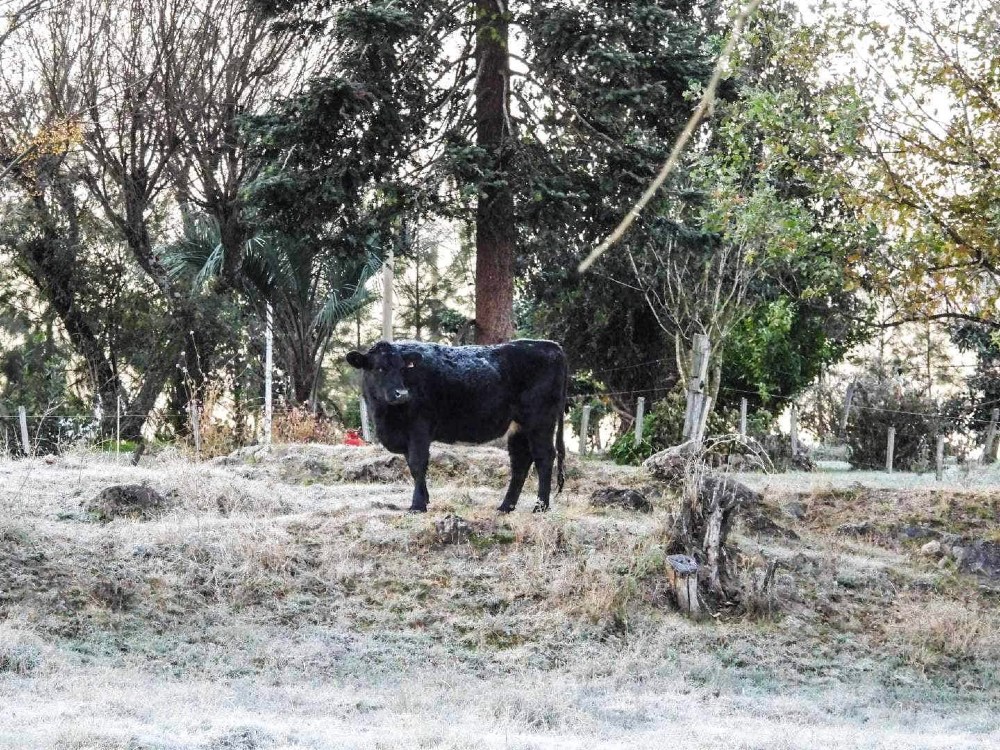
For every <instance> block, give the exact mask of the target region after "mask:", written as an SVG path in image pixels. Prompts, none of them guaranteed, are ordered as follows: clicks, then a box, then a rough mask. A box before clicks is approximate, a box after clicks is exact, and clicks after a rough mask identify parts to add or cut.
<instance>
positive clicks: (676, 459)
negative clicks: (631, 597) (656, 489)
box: [643, 443, 762, 607]
mask: <svg viewBox="0 0 1000 750" xmlns="http://www.w3.org/2000/svg"><path fill="white" fill-rule="evenodd" d="M643 467H644V468H645V469H646V470H647V471H649V472H650V474H652V475H653V476H654V477H655V478H657V479H660V480H661V481H664V482H666V483H667V484H668V485H670V486H673V487H675V488H676V489H678V490H679V491H680V493H681V504H680V511H679V513H678V515H677V518H676V519H675V522H674V526H673V529H672V532H671V534H670V539H669V541H668V544H667V552H668V553H671V554H679V555H682V556H686V557H688V558H691V559H693V560H694V561H695V562H696V563H697V564H698V565H699V566H700V571H699V573H700V574H699V575H697V576H693V577H692V579H691V580H693V581H700V583H701V585H702V586H703V587H704V589H703V590H702V591H701V599H700V602H699V603H698V606H699V607H701V606H703V605H704V604H705V602H707V601H712V600H718V601H730V600H733V599H735V598H738V597H739V593H740V586H739V584H738V581H737V580H736V578H737V574H736V571H735V570H734V569H733V566H732V565H731V560H730V558H731V557H732V556H733V554H732V553H733V550H732V549H730V547H729V546H728V545H727V538H728V536H729V532H730V530H731V529H732V526H733V522H734V521H735V520H736V513H737V512H738V511H739V509H740V508H748V507H753V506H754V505H757V504H758V503H760V502H761V500H762V498H761V496H760V495H759V494H758V493H757V492H754V491H753V490H751V489H750V488H749V487H747V486H746V485H744V484H742V483H741V482H737V481H736V480H735V479H732V478H731V477H727V476H725V475H722V474H716V473H713V472H712V471H711V470H710V469H709V467H708V466H707V465H706V463H705V461H704V457H703V456H702V455H700V454H698V453H695V452H693V450H692V447H691V444H690V443H683V444H681V445H678V446H674V447H673V448H670V449H668V450H665V451H661V452H660V453H657V454H654V455H653V456H651V457H650V458H648V459H647V460H646V461H645V462H644V463H643Z"/></svg>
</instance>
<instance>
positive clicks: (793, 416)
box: [788, 404, 799, 459]
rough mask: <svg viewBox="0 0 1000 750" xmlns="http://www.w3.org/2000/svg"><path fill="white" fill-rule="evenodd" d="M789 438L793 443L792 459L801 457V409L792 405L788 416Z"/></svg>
mask: <svg viewBox="0 0 1000 750" xmlns="http://www.w3.org/2000/svg"><path fill="white" fill-rule="evenodd" d="M788 433H789V434H788V436H789V438H790V440H791V442H792V458H793V459H794V458H795V457H796V456H797V455H799V407H798V406H796V405H795V404H792V410H791V412H790V413H789V415H788Z"/></svg>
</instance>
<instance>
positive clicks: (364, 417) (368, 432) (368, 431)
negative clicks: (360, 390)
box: [358, 396, 372, 443]
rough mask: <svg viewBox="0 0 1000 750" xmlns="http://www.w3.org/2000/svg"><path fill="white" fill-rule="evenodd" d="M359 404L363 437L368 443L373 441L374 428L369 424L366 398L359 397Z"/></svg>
mask: <svg viewBox="0 0 1000 750" xmlns="http://www.w3.org/2000/svg"><path fill="white" fill-rule="evenodd" d="M358 402H359V404H360V406H361V437H363V438H364V439H365V442H366V443H370V442H371V441H372V428H371V426H370V425H369V424H368V404H367V403H365V397H364V396H359V397H358Z"/></svg>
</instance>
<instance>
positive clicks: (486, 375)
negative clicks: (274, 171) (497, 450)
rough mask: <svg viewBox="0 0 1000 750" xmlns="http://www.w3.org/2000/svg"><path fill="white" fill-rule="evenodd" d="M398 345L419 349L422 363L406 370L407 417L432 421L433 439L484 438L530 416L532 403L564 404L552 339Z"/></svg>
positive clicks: (560, 359) (559, 359)
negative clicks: (487, 343)
mask: <svg viewBox="0 0 1000 750" xmlns="http://www.w3.org/2000/svg"><path fill="white" fill-rule="evenodd" d="M398 346H399V347H400V348H401V349H402V350H404V351H415V352H419V353H420V354H421V355H422V361H421V362H420V365H419V366H418V367H415V368H413V371H412V373H409V372H408V373H407V374H408V377H407V385H408V386H409V387H410V389H411V391H412V393H413V397H412V399H411V418H416V417H422V418H425V419H427V420H428V421H430V423H431V425H432V439H433V440H438V441H441V442H473V443H481V442H486V441H488V440H494V439H496V438H499V437H501V436H503V435H504V434H505V433H506V432H507V430H508V428H509V427H510V425H511V423H512V422H518V423H519V424H522V425H523V424H525V423H526V422H531V421H532V420H533V418H534V416H536V415H535V410H536V409H543V410H545V411H546V412H548V411H550V410H552V409H553V408H558V409H561V408H562V404H561V395H562V388H563V382H564V381H565V377H566V367H565V357H564V356H563V353H562V348H561V347H560V346H559V345H558V344H556V343H554V342H551V341H533V340H519V341H512V342H508V343H505V344H498V345H495V346H461V347H451V346H440V345H436V344H424V343H419V342H401V343H399V344H398ZM554 400H557V401H559V404H558V406H557V407H556V406H554V405H553V404H554ZM546 419H547V420H548V416H547V417H546Z"/></svg>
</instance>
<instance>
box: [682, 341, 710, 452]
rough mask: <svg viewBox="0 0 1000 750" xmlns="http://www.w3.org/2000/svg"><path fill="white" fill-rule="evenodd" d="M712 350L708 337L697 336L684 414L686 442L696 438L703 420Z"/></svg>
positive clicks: (692, 351)
mask: <svg viewBox="0 0 1000 750" xmlns="http://www.w3.org/2000/svg"><path fill="white" fill-rule="evenodd" d="M710 350H711V347H710V344H709V340H708V336H706V335H705V334H703V333H699V334H696V335H695V337H694V343H693V345H692V349H691V374H690V377H689V378H688V388H687V409H686V411H685V412H684V432H683V438H684V440H690V439H691V438H692V437H693V436H694V434H695V433H696V432H697V430H698V423H699V421H700V420H701V415H702V411H703V404H702V402H703V400H704V397H705V380H706V379H707V378H708V361H709V352H710Z"/></svg>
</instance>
